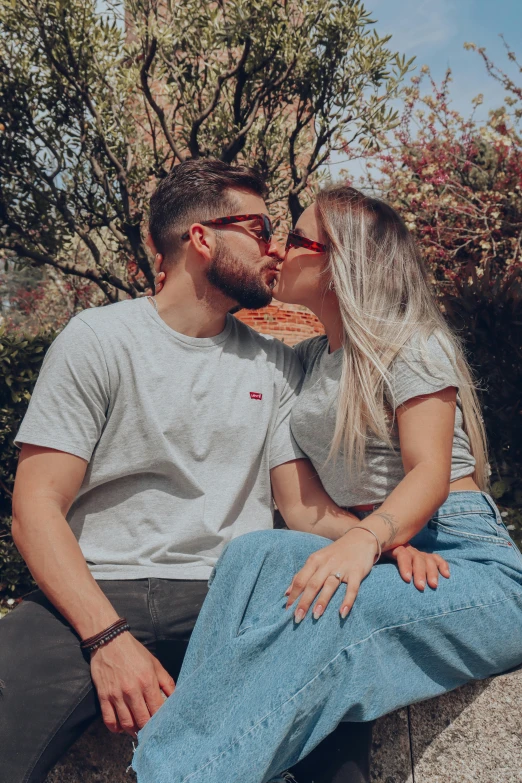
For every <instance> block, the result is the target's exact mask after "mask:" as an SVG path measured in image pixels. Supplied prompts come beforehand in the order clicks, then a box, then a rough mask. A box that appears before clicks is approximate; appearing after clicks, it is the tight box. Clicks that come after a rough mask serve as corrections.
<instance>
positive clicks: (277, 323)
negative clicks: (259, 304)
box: [236, 299, 324, 345]
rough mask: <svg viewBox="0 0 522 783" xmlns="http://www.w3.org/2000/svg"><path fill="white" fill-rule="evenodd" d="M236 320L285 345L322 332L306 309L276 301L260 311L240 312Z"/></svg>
mask: <svg viewBox="0 0 522 783" xmlns="http://www.w3.org/2000/svg"><path fill="white" fill-rule="evenodd" d="M236 318H239V320H240V321H243V323H245V324H248V326H251V327H252V328H253V329H256V331H258V332H261V334H271V335H273V336H274V337H277V339H278V340H282V341H283V342H284V343H287V345H295V344H296V343H298V342H300V341H301V340H306V339H307V337H314V336H315V335H316V334H323V332H324V330H323V327H322V326H321V324H320V322H319V321H318V320H317V318H316V317H315V315H314V314H313V313H311V312H310V310H307V309H306V307H301V306H300V305H289V304H282V303H281V302H278V301H277V300H276V299H274V300H272V303H271V304H269V305H268V307H263V308H262V309H261V310H240V311H239V313H236Z"/></svg>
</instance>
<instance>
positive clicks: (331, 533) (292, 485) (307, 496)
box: [270, 459, 360, 541]
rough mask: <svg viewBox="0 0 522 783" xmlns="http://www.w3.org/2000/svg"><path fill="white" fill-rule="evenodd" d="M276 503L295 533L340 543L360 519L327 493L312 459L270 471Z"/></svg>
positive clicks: (280, 466) (287, 463)
mask: <svg viewBox="0 0 522 783" xmlns="http://www.w3.org/2000/svg"><path fill="white" fill-rule="evenodd" d="M270 478H271V481H272V492H273V495H274V500H275V502H276V504H277V507H278V509H279V511H280V512H281V515H282V517H283V519H284V520H285V522H286V524H287V525H288V527H289V528H290V529H291V530H301V531H302V532H304V533H314V534H315V535H317V536H324V538H330V539H332V541H336V540H337V539H338V538H340V537H341V536H343V535H344V534H345V533H346V531H347V530H349V528H350V527H352V526H353V525H358V524H360V522H359V519H358V518H357V517H356V516H355V515H354V514H350V512H348V511H345V510H344V509H342V508H341V507H340V506H338V505H337V504H336V503H334V501H333V500H332V498H331V497H330V496H329V495H328V494H327V492H326V491H325V489H324V487H323V485H322V484H321V481H320V479H319V476H318V475H317V473H316V472H315V470H314V468H313V466H312V464H311V462H310V460H308V459H295V460H292V461H290V462H284V463H283V464H282V465H278V466H277V467H275V468H272V470H271V471H270Z"/></svg>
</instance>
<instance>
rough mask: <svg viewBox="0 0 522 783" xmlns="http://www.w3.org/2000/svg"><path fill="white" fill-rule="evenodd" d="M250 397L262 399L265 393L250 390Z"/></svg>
mask: <svg viewBox="0 0 522 783" xmlns="http://www.w3.org/2000/svg"><path fill="white" fill-rule="evenodd" d="M250 399H251V400H262V399H263V395H262V394H260V392H250Z"/></svg>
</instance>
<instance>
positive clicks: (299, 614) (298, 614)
mask: <svg viewBox="0 0 522 783" xmlns="http://www.w3.org/2000/svg"><path fill="white" fill-rule="evenodd" d="M304 616H305V613H304V609H298V610H297V612H296V613H295V621H296V623H300V622H301V620H302V619H303V617H304Z"/></svg>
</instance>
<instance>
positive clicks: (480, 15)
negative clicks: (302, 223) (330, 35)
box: [331, 0, 522, 176]
mask: <svg viewBox="0 0 522 783" xmlns="http://www.w3.org/2000/svg"><path fill="white" fill-rule="evenodd" d="M364 5H365V7H366V8H367V10H369V11H371V12H372V17H373V18H374V19H375V20H377V22H376V25H375V26H376V29H377V31H378V32H379V33H380V34H385V33H386V34H391V35H392V39H391V41H390V43H389V44H388V46H390V47H391V48H393V49H394V50H396V51H399V52H402V53H404V54H405V55H406V56H407V57H408V58H410V57H413V56H415V58H416V60H415V68H416V70H419V69H420V68H421V67H422V66H423V65H428V66H429V67H430V69H431V71H432V73H433V76H434V77H435V79H436V81H438V82H440V81H441V80H442V78H443V77H444V74H445V72H446V68H447V67H448V66H449V67H450V68H451V70H452V76H453V83H452V85H451V96H452V100H453V105H454V108H456V109H457V110H458V111H460V112H461V113H462V114H463V115H464V116H468V115H469V114H470V113H471V111H472V105H471V100H472V99H473V98H474V97H475V96H476V95H478V94H479V93H482V94H483V95H484V103H483V105H482V106H480V107H479V108H478V109H477V111H476V115H475V116H476V117H477V119H485V118H486V117H487V112H488V110H489V109H492V108H496V107H497V106H499V105H501V103H502V98H503V93H502V89H501V88H500V86H499V85H498V84H497V82H495V81H494V80H493V79H492V78H491V77H490V76H488V74H487V72H486V69H485V67H484V65H483V62H482V59H481V58H480V56H479V55H478V54H476V53H475V52H469V51H466V50H465V49H464V43H465V42H466V41H472V42H473V43H476V44H477V46H484V47H486V49H487V51H488V53H489V54H490V56H491V57H492V59H493V60H494V61H495V62H496V63H497V64H498V65H500V66H501V67H502V68H503V69H504V70H507V71H508V72H509V73H510V74H511V75H513V76H515V75H516V71H515V70H514V69H513V67H512V66H511V69H510V65H511V64H510V62H509V60H508V59H507V57H506V53H505V49H504V44H503V42H502V40H501V39H500V37H499V35H500V34H501V33H502V34H503V35H504V36H505V38H506V41H507V42H508V43H509V44H510V46H511V48H512V49H514V51H515V52H516V53H517V54H518V55H519V59H520V60H522V0H365V2H364ZM517 81H518V82H520V76H518V77H517ZM339 168H341V167H340V166H339V165H336V164H335V163H334V164H333V165H332V166H331V172H332V175H333V176H335V175H336V173H337V171H338V170H339ZM351 168H352V167H350V169H351Z"/></svg>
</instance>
